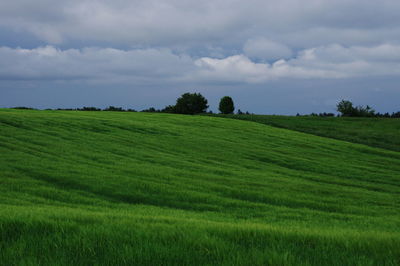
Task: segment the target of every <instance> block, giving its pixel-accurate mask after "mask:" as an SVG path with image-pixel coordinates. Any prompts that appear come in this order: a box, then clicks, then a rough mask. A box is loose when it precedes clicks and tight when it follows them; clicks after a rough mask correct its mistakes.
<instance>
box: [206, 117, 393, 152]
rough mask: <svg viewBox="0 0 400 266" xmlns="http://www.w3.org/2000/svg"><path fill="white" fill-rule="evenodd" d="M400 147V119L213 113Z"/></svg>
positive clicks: (332, 136) (379, 146)
mask: <svg viewBox="0 0 400 266" xmlns="http://www.w3.org/2000/svg"><path fill="white" fill-rule="evenodd" d="M213 116H220V117H228V118H234V119H240V120H247V121H253V122H257V123H261V124H266V125H270V126H274V127H280V128H287V129H290V130H296V131H300V132H305V133H310V134H314V135H317V136H323V137H329V138H334V139H339V140H345V141H350V142H354V143H360V144H365V145H369V146H372V147H378V148H383V149H389V150H393V151H400V137H399V136H400V119H398V118H396V119H393V118H359V117H355V118H354V117H340V118H338V117H307V116H300V117H294V116H276V115H213Z"/></svg>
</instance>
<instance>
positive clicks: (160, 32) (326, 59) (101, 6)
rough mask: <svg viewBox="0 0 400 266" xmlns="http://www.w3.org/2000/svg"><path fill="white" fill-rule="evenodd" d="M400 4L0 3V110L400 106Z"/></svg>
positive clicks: (292, 110)
mask: <svg viewBox="0 0 400 266" xmlns="http://www.w3.org/2000/svg"><path fill="white" fill-rule="evenodd" d="M399 14H400V1H399V0H381V1H362V0H307V1H302V0H280V1H272V0H248V1H238V0H202V1H194V0H185V1H183V0H114V1H105V0H69V1H55V0H36V1H32V0H14V1H0V107H12V106H31V107H36V108H56V107H81V106H97V107H105V106H108V105H114V106H122V107H125V108H128V107H129V108H135V109H138V110H141V109H144V108H148V107H150V106H154V107H156V108H162V107H164V106H165V105H168V104H173V103H174V102H175V99H176V98H177V97H179V96H180V95H181V94H182V93H184V92H201V93H202V94H203V95H204V96H205V97H206V98H208V99H209V102H210V105H211V109H212V110H214V111H216V110H217V104H218V100H219V98H220V97H222V96H224V95H230V96H232V97H233V99H234V101H235V103H236V106H237V107H238V108H240V109H241V110H243V111H247V110H248V111H250V112H255V113H264V114H296V113H297V112H299V113H311V112H324V111H326V112H334V111H335V104H336V103H337V102H338V101H339V100H340V99H349V100H351V101H353V102H354V103H355V104H357V105H366V104H368V105H371V106H373V107H375V109H377V111H380V112H393V111H398V110H400V15H399Z"/></svg>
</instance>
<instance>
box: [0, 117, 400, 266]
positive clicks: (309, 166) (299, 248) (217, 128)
mask: <svg viewBox="0 0 400 266" xmlns="http://www.w3.org/2000/svg"><path fill="white" fill-rule="evenodd" d="M359 142H361V143H362V141H359ZM395 143H397V142H395ZM393 145H395V144H393ZM0 169H1V170H0V261H1V262H2V264H4V265H37V264H40V265H71V264H73V265H132V264H136V265H171V264H179V265H399V264H400V153H399V152H398V151H396V149H392V150H390V149H383V148H382V147H371V146H367V145H364V144H360V143H351V142H349V141H342V140H336V139H332V138H327V137H321V136H315V135H312V134H307V133H302V132H297V131H292V130H288V129H283V128H277V127H273V126H269V125H264V124H260V123H253V122H248V121H239V120H233V119H224V118H217V117H208V116H184V115H170V114H152V113H122V112H77V111H33V110H12V109H0Z"/></svg>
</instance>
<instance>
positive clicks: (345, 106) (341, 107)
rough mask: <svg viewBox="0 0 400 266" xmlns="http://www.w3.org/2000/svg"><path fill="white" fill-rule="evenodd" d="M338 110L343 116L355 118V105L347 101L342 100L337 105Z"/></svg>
mask: <svg viewBox="0 0 400 266" xmlns="http://www.w3.org/2000/svg"><path fill="white" fill-rule="evenodd" d="M336 108H337V109H336V110H337V111H338V112H340V113H341V114H342V116H353V115H354V111H355V109H354V107H353V103H352V102H350V101H346V100H341V101H340V102H339V103H338V104H337V105H336Z"/></svg>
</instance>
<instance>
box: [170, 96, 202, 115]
mask: <svg viewBox="0 0 400 266" xmlns="http://www.w3.org/2000/svg"><path fill="white" fill-rule="evenodd" d="M207 103H208V101H207V99H206V98H204V97H203V95H201V94H200V93H185V94H182V96H181V97H179V98H178V99H177V100H176V105H175V108H174V112H175V113H177V114H190V115H193V114H200V113H205V112H206V110H207V108H208V105H207Z"/></svg>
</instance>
